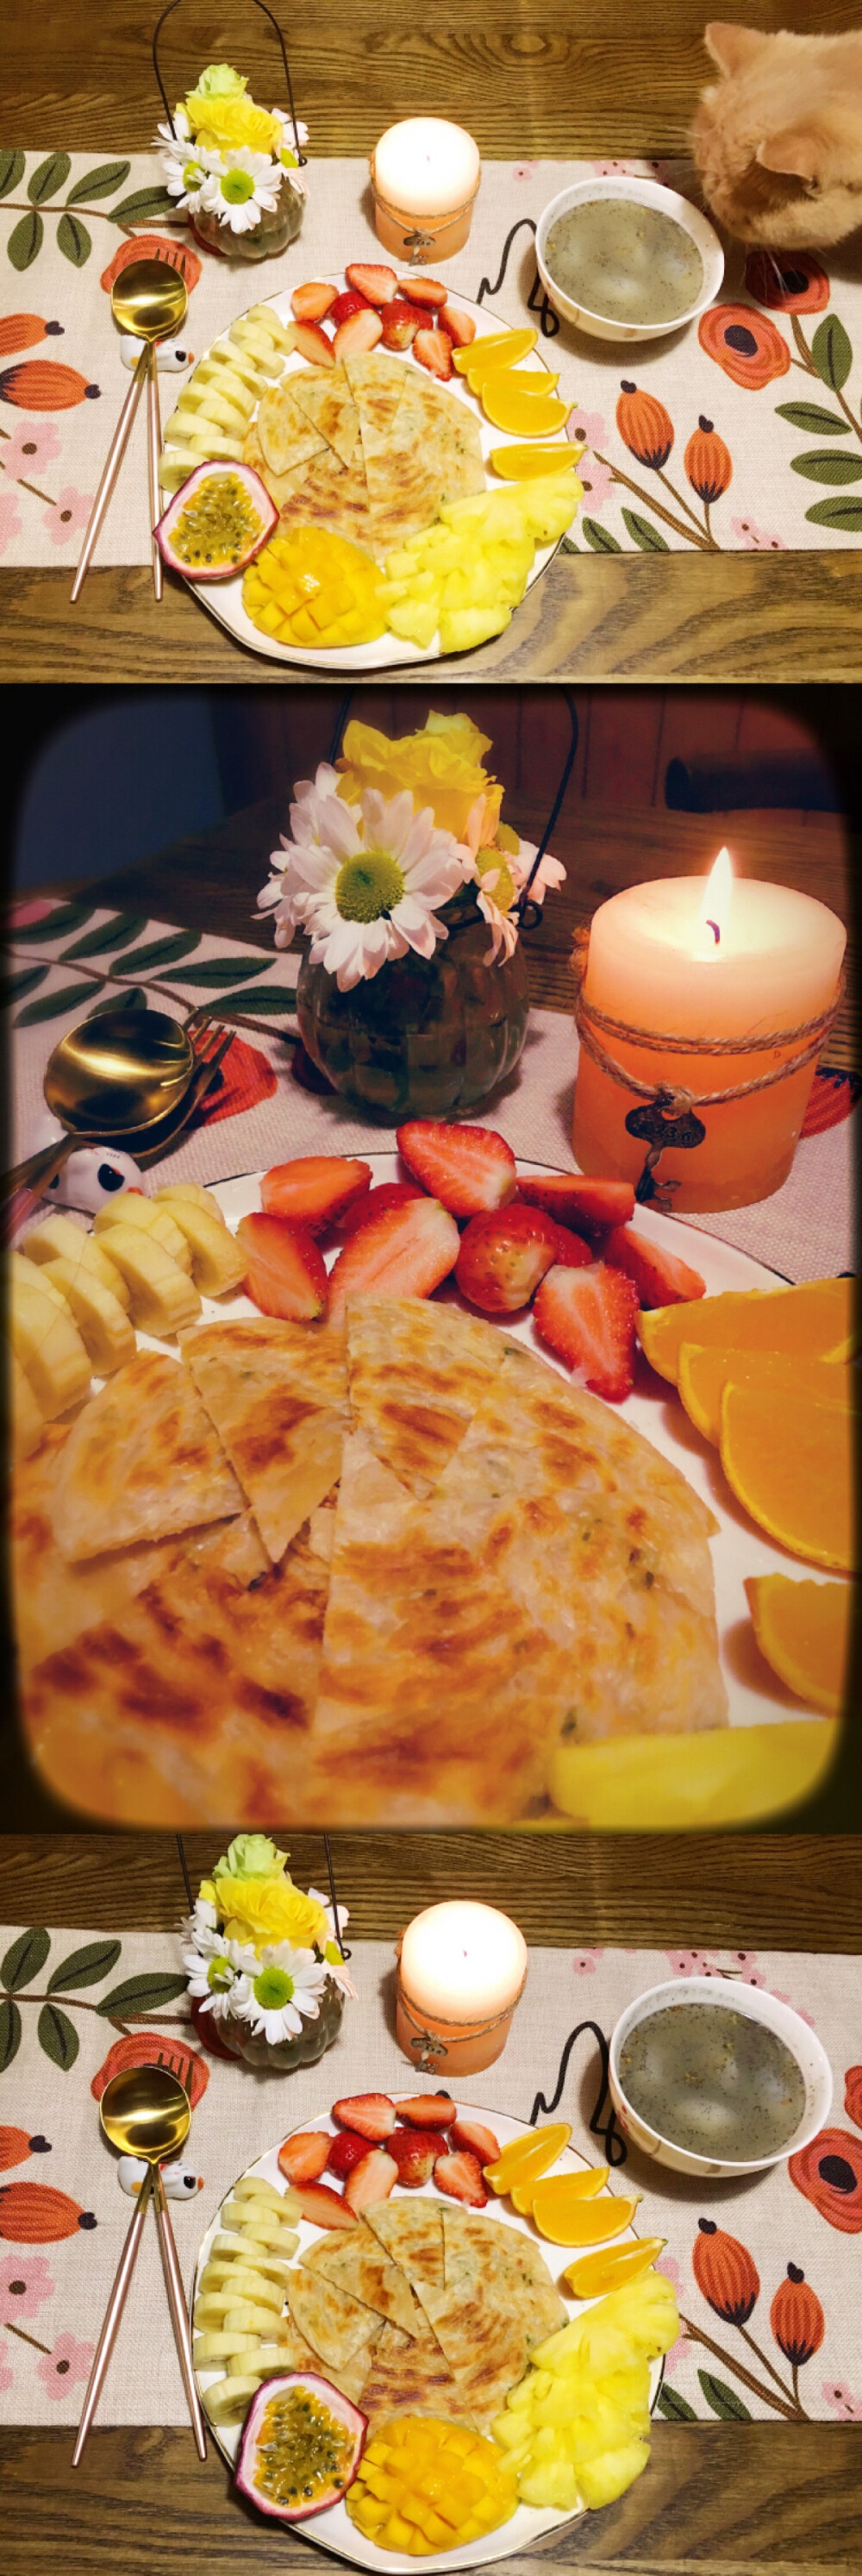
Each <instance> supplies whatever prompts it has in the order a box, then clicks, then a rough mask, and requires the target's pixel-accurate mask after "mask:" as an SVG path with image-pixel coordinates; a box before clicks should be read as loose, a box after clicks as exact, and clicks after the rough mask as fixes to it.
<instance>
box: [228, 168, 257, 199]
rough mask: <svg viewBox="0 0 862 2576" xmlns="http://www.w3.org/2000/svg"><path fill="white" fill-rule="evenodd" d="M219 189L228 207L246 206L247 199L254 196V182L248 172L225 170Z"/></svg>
mask: <svg viewBox="0 0 862 2576" xmlns="http://www.w3.org/2000/svg"><path fill="white" fill-rule="evenodd" d="M219 187H220V189H221V193H222V196H223V197H224V198H225V199H226V201H227V204H228V205H229V206H246V205H247V204H248V200H249V197H253V196H254V180H253V179H252V177H251V176H250V173H249V171H248V170H225V171H224V172H223V175H222V177H221V178H220V180H219Z"/></svg>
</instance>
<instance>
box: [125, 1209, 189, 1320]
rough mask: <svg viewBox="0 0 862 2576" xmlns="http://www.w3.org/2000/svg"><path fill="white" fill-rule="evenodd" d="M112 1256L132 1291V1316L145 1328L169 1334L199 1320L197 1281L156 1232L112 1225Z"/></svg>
mask: <svg viewBox="0 0 862 2576" xmlns="http://www.w3.org/2000/svg"><path fill="white" fill-rule="evenodd" d="M111 1259H112V1261H115V1262H116V1264H117V1268H118V1270H120V1271H121V1272H122V1275H123V1278H124V1279H125V1281H126V1284H127V1286H128V1288H129V1289H130V1291H131V1298H132V1317H133V1320H134V1322H135V1323H136V1324H139V1325H140V1327H141V1331H142V1332H144V1333H156V1334H162V1335H164V1336H166V1337H169V1336H170V1335H171V1334H172V1333H179V1332H182V1331H183V1330H184V1328H185V1326H186V1324H193V1323H194V1322H195V1321H196V1319H197V1317H198V1315H199V1314H200V1311H201V1301H200V1298H199V1296H198V1292H197V1289H196V1287H195V1285H194V1282H193V1280H191V1279H189V1278H188V1276H187V1274H186V1272H185V1270H181V1269H179V1267H178V1265H177V1263H176V1262H175V1261H174V1260H172V1258H171V1255H170V1253H169V1252H166V1251H165V1248H164V1245H163V1244H161V1243H157V1242H156V1239H155V1236H154V1235H152V1234H145V1233H143V1232H142V1231H141V1229H140V1227H138V1226H134V1225H115V1226H112V1228H111Z"/></svg>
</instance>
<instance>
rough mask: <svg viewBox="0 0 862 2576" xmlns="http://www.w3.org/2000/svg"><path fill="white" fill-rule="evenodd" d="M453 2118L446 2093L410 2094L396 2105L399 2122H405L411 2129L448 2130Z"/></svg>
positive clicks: (450, 2104) (450, 2103)
mask: <svg viewBox="0 0 862 2576" xmlns="http://www.w3.org/2000/svg"><path fill="white" fill-rule="evenodd" d="M454 2116H455V2104H454V2102H450V2099H449V2095H448V2093H411V2094H410V2095H409V2096H407V2097H406V2098H405V2100H404V2101H403V2102H399V2104H398V2117H399V2120H407V2121H408V2122H409V2125H410V2127H411V2128H412V2129H448V2127H449V2122H450V2120H452V2119H454Z"/></svg>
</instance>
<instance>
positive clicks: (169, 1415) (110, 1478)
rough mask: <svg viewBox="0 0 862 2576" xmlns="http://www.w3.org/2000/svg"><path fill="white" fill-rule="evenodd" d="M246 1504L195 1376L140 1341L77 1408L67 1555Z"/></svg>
mask: <svg viewBox="0 0 862 2576" xmlns="http://www.w3.org/2000/svg"><path fill="white" fill-rule="evenodd" d="M309 1508H310V1506H309ZM242 1509H243V1496H242V1493H241V1491H240V1488H239V1486H238V1484H237V1481H236V1477H235V1476H234V1474H233V1472H232V1469H231V1467H230V1466H229V1465H228V1461H227V1458H226V1457H225V1453H224V1449H223V1447H222V1444H221V1441H220V1439H219V1437H218V1434H217V1432H216V1431H215V1430H214V1428H213V1424H212V1421H211V1419H210V1417H209V1415H208V1413H207V1412H206V1411H205V1410H204V1407H203V1405H202V1403H201V1400H200V1397H199V1395H198V1393H197V1391H196V1389H195V1387H194V1386H193V1385H192V1382H191V1379H190V1378H189V1377H188V1376H187V1374H186V1372H185V1370H184V1369H183V1368H182V1367H181V1366H180V1363H179V1361H178V1360H174V1359H169V1358H167V1356H166V1355H164V1354H163V1353H162V1352H160V1351H149V1350H139V1351H138V1353H137V1356H136V1358H135V1359H133V1360H130V1361H129V1364H128V1367H127V1368H121V1369H118V1370H117V1372H116V1375H115V1376H114V1377H112V1378H111V1379H110V1381H109V1383H108V1384H107V1385H106V1386H104V1387H103V1388H102V1389H101V1392H100V1394H98V1395H97V1396H95V1397H94V1398H93V1401H92V1403H90V1404H87V1405H85V1406H84V1409H83V1411H82V1412H81V1413H79V1414H78V1416H77V1419H76V1420H75V1421H74V1422H73V1424H72V1427H71V1430H70V1432H69V1437H68V1440H67V1441H66V1443H65V1446H64V1448H63V1450H62V1452H61V1454H60V1458H59V1461H58V1466H57V1480H56V1487H55V1493H54V1512H53V1519H54V1530H55V1534H56V1538H57V1543H58V1546H59V1547H60V1549H61V1551H62V1553H63V1555H64V1556H68V1557H71V1558H72V1559H74V1560H77V1559H79V1558H82V1557H91V1556H100V1555H102V1554H103V1553H104V1551H105V1550H106V1549H113V1548H118V1547H122V1546H124V1545H126V1544H127V1543H134V1542H135V1541H138V1540H140V1539H154V1538H167V1537H169V1536H170V1535H171V1534H172V1533H174V1532H176V1531H179V1530H186V1529H195V1528H199V1527H201V1526H202V1525H203V1524H204V1523H205V1522H207V1521H223V1520H227V1519H229V1518H230V1517H231V1516H232V1515H233V1514H237V1513H239V1512H241V1511H242Z"/></svg>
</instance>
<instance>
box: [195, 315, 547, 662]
mask: <svg viewBox="0 0 862 2576" xmlns="http://www.w3.org/2000/svg"><path fill="white" fill-rule="evenodd" d="M326 282H327V283H328V284H329V285H330V286H335V287H337V288H338V289H339V292H341V291H343V288H344V278H343V275H342V274H341V272H340V271H334V272H333V274H332V275H331V276H330V277H329V279H328V280H327V281H326ZM453 300H454V302H455V303H456V304H457V306H458V309H459V311H460V312H463V313H472V314H473V316H474V319H475V323H476V341H477V343H478V341H479V339H481V338H483V337H486V336H487V335H488V334H489V333H491V332H493V331H508V330H511V328H512V327H513V326H512V324H511V323H508V322H504V321H503V320H502V319H501V317H500V316H499V315H498V314H496V313H492V312H491V310H490V307H489V306H488V305H487V304H473V303H472V302H471V300H470V297H469V295H460V294H455V293H454V290H453ZM266 301H267V303H269V304H271V305H272V308H273V311H274V312H275V313H277V314H278V317H279V320H280V321H281V322H284V323H288V322H291V321H292V320H293V315H292V312H291V304H290V289H289V288H285V290H284V293H283V294H281V295H270V296H268V297H267V299H266ZM241 318H242V317H241V316H239V315H238V316H237V319H238V320H239V319H241ZM433 318H434V317H433V314H431V313H430V312H429V316H428V320H429V324H430V323H431V322H432V321H433ZM223 336H224V335H223V334H221V333H220V334H219V337H220V338H222V337H223ZM382 354H383V355H384V356H386V357H396V358H397V359H398V361H399V364H400V365H401V366H404V367H416V366H418V360H417V359H416V358H414V357H412V356H411V354H410V351H409V350H404V351H403V352H402V351H401V350H384V351H383V352H382ZM203 356H204V357H208V356H209V351H208V350H204V352H203ZM201 363H202V360H201V359H199V360H198V365H200V364H201ZM522 363H523V365H524V366H525V367H528V368H530V369H532V368H534V367H536V366H540V367H544V368H545V369H546V370H547V372H548V373H549V374H550V372H551V370H550V367H549V362H548V359H547V358H546V357H545V355H544V352H543V350H542V349H541V348H540V347H539V346H538V344H537V346H536V348H535V349H531V350H530V354H529V357H528V358H526V359H524V360H523V362H522ZM304 365H305V360H304V359H303V358H301V357H298V356H296V355H295V354H292V355H291V356H290V357H289V358H287V359H286V360H285V364H284V371H283V377H282V379H281V380H280V381H285V380H286V379H287V378H288V377H290V376H291V375H292V374H295V373H296V372H297V371H298V370H299V369H301V368H302V367H303V366H304ZM420 373H421V374H422V375H423V376H425V375H427V370H426V369H425V368H424V367H423V368H421V369H420ZM435 381H436V379H434V378H429V382H432V383H433V382H435ZM445 390H446V392H447V394H453V395H454V396H455V399H456V401H458V402H463V403H465V404H466V406H467V409H468V411H469V412H470V414H471V416H472V418H473V419H474V420H476V421H477V422H478V427H479V435H480V437H481V441H482V454H483V456H484V457H485V458H487V457H488V456H489V455H490V453H491V449H492V447H517V446H518V445H519V444H522V443H523V441H520V442H519V440H518V439H517V438H514V437H512V438H510V437H509V436H507V433H506V431H505V430H502V429H494V428H492V425H491V422H490V421H487V420H486V419H485V415H484V412H483V411H482V409H481V405H480V404H479V403H478V402H477V400H476V397H475V395H473V394H471V393H470V391H469V388H468V386H467V385H466V384H465V383H464V382H463V379H462V378H461V377H460V376H456V375H453V376H452V377H451V378H450V381H449V383H448V384H447V386H446V388H445ZM256 416H257V415H256V413H253V414H252V419H255V418H256ZM164 436H165V444H166V445H169V444H170V421H168V423H167V425H166V428H165V433H164ZM542 445H543V447H545V446H547V447H558V448H559V450H560V462H561V464H562V463H563V462H564V461H566V460H568V461H569V462H570V463H574V455H573V451H572V448H571V446H570V444H569V441H568V439H567V437H566V432H565V428H563V429H558V430H556V431H555V432H554V434H553V436H552V437H551V438H549V439H543V440H542ZM204 461H205V460H204V459H203V458H201V459H200V462H201V463H203V462H204ZM486 483H487V487H488V490H489V491H491V490H493V491H495V492H503V491H506V490H508V489H511V488H512V487H511V486H508V485H506V484H505V483H502V482H501V481H500V480H499V477H498V476H497V475H496V474H494V473H492V471H491V468H490V466H488V465H486ZM561 544H562V538H561V537H558V538H557V539H556V541H555V543H554V545H552V546H541V547H539V546H537V548H536V553H535V557H534V561H533V569H532V572H530V573H529V574H528V577H527V590H531V589H532V587H533V583H534V582H535V581H538V579H539V575H540V573H543V572H544V571H545V567H546V565H547V564H549V563H550V562H551V560H552V557H553V556H554V555H555V554H556V552H557V547H558V546H559V545H561ZM187 587H188V589H189V590H191V591H193V592H194V596H195V598H196V599H199V600H200V602H201V605H202V607H204V608H208V609H209V612H210V616H211V617H214V618H215V619H216V620H217V623H218V625H219V626H223V627H224V628H225V629H226V632H227V634H228V635H233V636H235V638H236V641H237V643H238V644H245V645H247V646H248V649H249V651H250V652H252V653H261V654H262V655H263V656H264V659H265V660H266V661H268V662H285V663H288V664H291V663H297V662H299V663H302V664H303V665H304V666H305V667H307V668H308V669H309V670H313V671H392V670H395V669H397V668H398V667H399V666H400V665H403V664H404V663H407V662H410V663H413V662H438V661H439V659H440V646H439V643H434V644H429V645H428V646H427V647H424V648H423V647H422V646H421V645H419V644H408V643H406V642H404V641H403V639H402V638H401V637H400V636H398V635H390V634H386V635H380V636H378V639H377V642H376V643H375V644H351V645H345V646H344V648H343V650H342V651H341V652H337V651H334V650H333V651H329V652H314V651H312V650H311V649H310V648H307V647H303V646H302V645H301V644H294V645H290V646H288V645H287V644H279V643H278V642H277V641H276V638H275V637H274V636H272V635H262V634H261V631H260V628H259V626H253V625H252V622H251V618H250V617H248V616H247V615H246V611H245V609H244V607H243V604H242V574H241V573H237V574H236V576H235V578H234V579H233V580H232V581H219V582H207V581H191V582H189V583H188V585H187ZM515 614H516V615H517V611H515Z"/></svg>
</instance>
